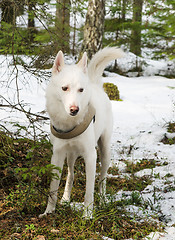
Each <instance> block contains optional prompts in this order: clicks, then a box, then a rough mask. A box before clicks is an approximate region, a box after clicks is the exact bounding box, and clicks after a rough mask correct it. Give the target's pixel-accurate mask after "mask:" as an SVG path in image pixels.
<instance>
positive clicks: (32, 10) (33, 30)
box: [28, 0, 36, 42]
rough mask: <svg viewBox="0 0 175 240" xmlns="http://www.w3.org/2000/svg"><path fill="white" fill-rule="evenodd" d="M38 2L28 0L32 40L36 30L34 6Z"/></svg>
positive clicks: (29, 27) (29, 30) (29, 26)
mask: <svg viewBox="0 0 175 240" xmlns="http://www.w3.org/2000/svg"><path fill="white" fill-rule="evenodd" d="M35 4H36V2H35V1H33V0H28V35H29V40H30V42H33V39H34V32H35V30H36V29H35V19H34V8H35Z"/></svg>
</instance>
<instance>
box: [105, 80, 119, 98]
mask: <svg viewBox="0 0 175 240" xmlns="http://www.w3.org/2000/svg"><path fill="white" fill-rule="evenodd" d="M103 88H104V91H105V92H106V93H107V95H108V97H109V99H110V100H115V101H119V100H120V94H119V90H118V87H117V86H116V85H115V84H113V83H104V84H103Z"/></svg>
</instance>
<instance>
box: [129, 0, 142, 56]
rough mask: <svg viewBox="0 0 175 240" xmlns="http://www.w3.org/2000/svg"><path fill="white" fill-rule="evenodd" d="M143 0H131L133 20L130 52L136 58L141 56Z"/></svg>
mask: <svg viewBox="0 0 175 240" xmlns="http://www.w3.org/2000/svg"><path fill="white" fill-rule="evenodd" d="M142 7H143V0H133V19H132V23H133V26H132V32H131V44H130V51H131V52H133V53H134V54H136V55H137V56H140V55H141V28H142Z"/></svg>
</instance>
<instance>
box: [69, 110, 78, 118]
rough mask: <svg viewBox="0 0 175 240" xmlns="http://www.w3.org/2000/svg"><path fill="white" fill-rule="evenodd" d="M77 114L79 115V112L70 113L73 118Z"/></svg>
mask: <svg viewBox="0 0 175 240" xmlns="http://www.w3.org/2000/svg"><path fill="white" fill-rule="evenodd" d="M77 114H78V111H77V112H70V115H71V116H73V117H74V116H76V115H77Z"/></svg>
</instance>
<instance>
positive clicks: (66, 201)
mask: <svg viewBox="0 0 175 240" xmlns="http://www.w3.org/2000/svg"><path fill="white" fill-rule="evenodd" d="M69 203H70V200H69V199H65V198H63V197H62V199H61V201H60V204H61V205H67V204H69Z"/></svg>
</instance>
